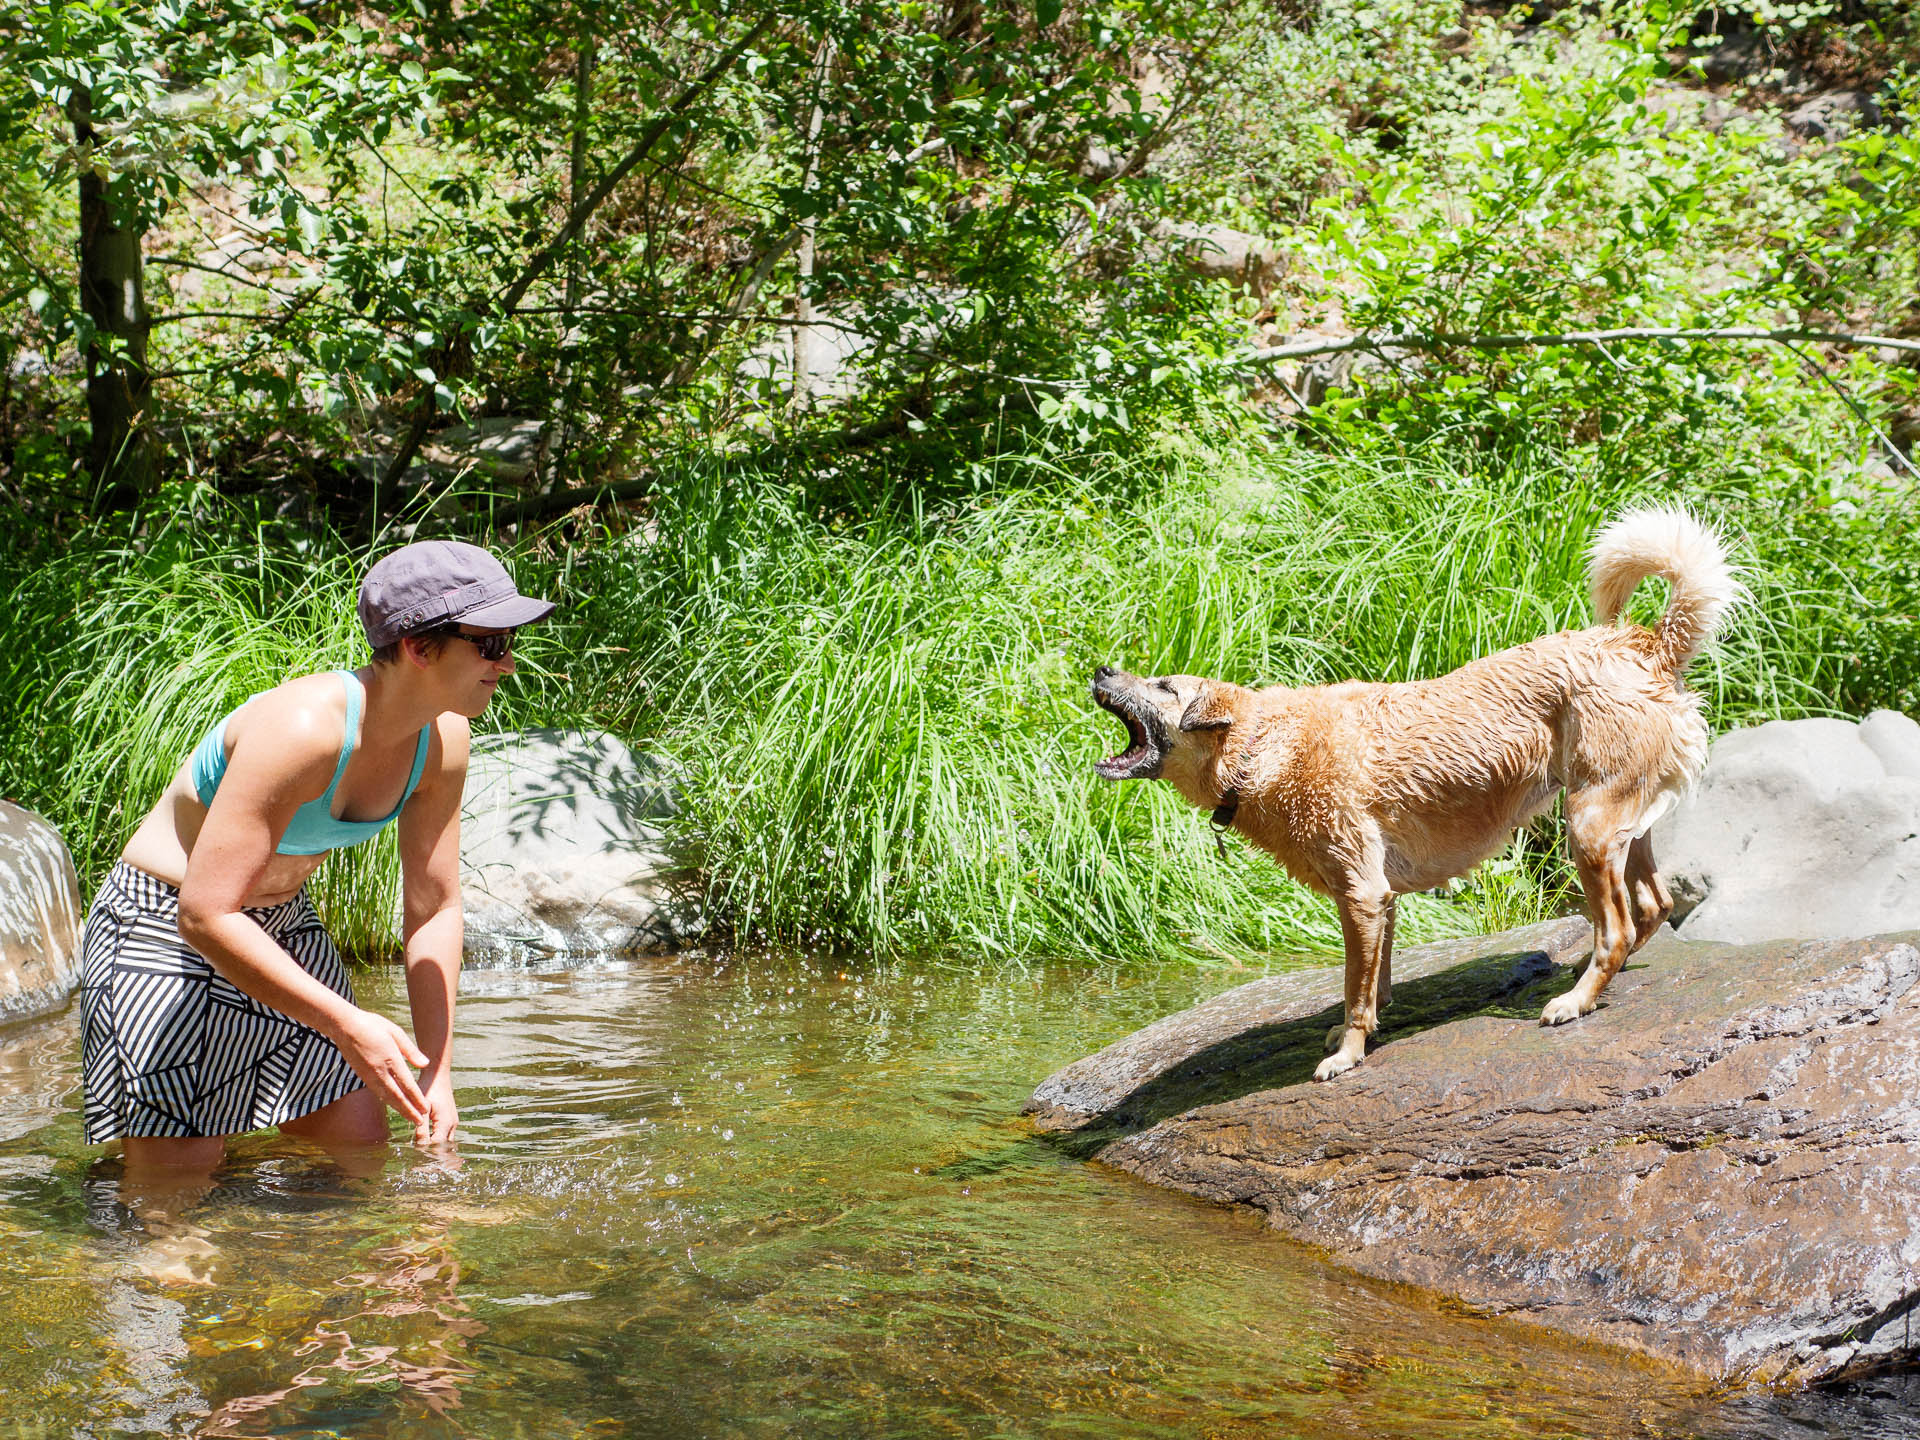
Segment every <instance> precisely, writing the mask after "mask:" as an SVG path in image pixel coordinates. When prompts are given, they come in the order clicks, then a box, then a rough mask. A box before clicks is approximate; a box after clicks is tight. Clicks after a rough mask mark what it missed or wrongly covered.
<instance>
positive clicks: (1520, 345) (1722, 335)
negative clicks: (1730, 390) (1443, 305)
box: [1226, 325, 1920, 365]
mask: <svg viewBox="0 0 1920 1440" xmlns="http://www.w3.org/2000/svg"><path fill="white" fill-rule="evenodd" d="M1614 340H1685V341H1694V340H1771V341H1774V342H1776V343H1778V344H1783V345H1784V344H1788V343H1790V342H1792V341H1795V340H1803V341H1812V342H1815V343H1819V344H1827V345H1860V346H1866V347H1869V348H1873V347H1882V348H1885V349H1889V350H1904V351H1907V352H1909V353H1911V354H1915V355H1920V340H1896V339H1895V338H1893V337H1892V336H1890V335H1856V334H1853V333H1852V332H1850V331H1845V330H1789V329H1778V330H1769V329H1763V328H1761V327H1759V326H1747V325H1726V326H1714V327H1710V328H1705V329H1697V330H1690V329H1684V328H1681V327H1678V326H1667V325H1641V326H1633V327H1630V328H1628V329H1624V330H1568V331H1564V332H1562V333H1560V334H1557V335H1478V334H1471V333H1469V334H1434V335H1418V334H1404V335H1396V334H1393V333H1392V332H1385V333H1378V332H1370V333H1367V334H1361V335H1349V336H1348V337H1346V338H1345V339H1343V340H1307V341H1302V342H1300V343H1298V344H1292V345H1285V344H1283V345H1270V346H1267V347H1265V348H1263V349H1258V350H1251V351H1248V352H1247V353H1246V354H1244V355H1240V356H1238V357H1236V358H1234V359H1231V360H1229V361H1227V362H1226V363H1228V364H1229V365H1266V364H1271V363H1273V362H1274V361H1278V360H1305V359H1307V358H1308V357H1309V356H1313V355H1341V354H1345V353H1346V352H1347V351H1349V350H1521V349H1525V348H1526V347H1528V346H1532V345H1595V346H1600V345H1605V344H1607V343H1608V342H1609V341H1614Z"/></svg>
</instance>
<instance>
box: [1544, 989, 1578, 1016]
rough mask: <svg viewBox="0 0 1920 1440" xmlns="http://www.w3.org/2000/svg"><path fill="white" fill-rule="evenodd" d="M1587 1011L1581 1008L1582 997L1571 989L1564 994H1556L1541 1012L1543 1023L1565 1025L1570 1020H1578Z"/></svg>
mask: <svg viewBox="0 0 1920 1440" xmlns="http://www.w3.org/2000/svg"><path fill="white" fill-rule="evenodd" d="M1586 1013H1587V1011H1585V1010H1582V1009H1581V1008H1580V997H1579V995H1578V994H1576V993H1575V992H1574V991H1572V990H1569V991H1568V992H1567V993H1566V994H1564V995H1556V996H1554V997H1553V999H1551V1000H1549V1001H1548V1002H1547V1008H1546V1009H1544V1010H1542V1011H1541V1012H1540V1023H1541V1024H1542V1025H1564V1024H1566V1023H1567V1022H1568V1021H1569V1020H1578V1019H1579V1018H1580V1017H1581V1016H1582V1015H1585V1014H1586Z"/></svg>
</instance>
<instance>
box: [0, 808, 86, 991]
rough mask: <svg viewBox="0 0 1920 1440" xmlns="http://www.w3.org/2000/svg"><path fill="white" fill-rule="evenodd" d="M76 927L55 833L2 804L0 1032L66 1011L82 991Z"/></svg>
mask: <svg viewBox="0 0 1920 1440" xmlns="http://www.w3.org/2000/svg"><path fill="white" fill-rule="evenodd" d="M80 923H81V915H80V880H79V877H78V876H77V875H75V874H74V869H73V857H72V856H71V855H69V854H68V853H67V846H66V842H65V841H64V840H62V839H61V838H60V832H59V831H57V830H55V829H54V828H53V826H51V825H49V824H48V823H47V822H46V821H45V820H43V819H41V818H40V817H39V816H38V815H36V814H34V813H33V812H32V811H31V810H22V809H21V808H20V807H19V806H18V805H9V804H8V803H7V802H6V801H4V800H0V1025H4V1024H7V1023H9V1022H11V1021H15V1020H27V1019H31V1018H32V1017H33V1016H36V1015H42V1014H45V1013H46V1012H47V1011H49V1010H58V1009H59V1008H60V1007H61V1006H62V1005H64V1004H66V1003H67V999H68V997H69V996H71V995H72V994H73V989H74V986H76V985H78V984H79V983H80Z"/></svg>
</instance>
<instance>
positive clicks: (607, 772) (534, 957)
mask: <svg viewBox="0 0 1920 1440" xmlns="http://www.w3.org/2000/svg"><path fill="white" fill-rule="evenodd" d="M672 814H673V788H672V783H671V779H670V776H669V773H668V770H667V767H666V765H665V763H664V762H663V761H661V760H659V759H658V758H656V757H654V756H649V755H636V754H635V753H634V752H633V751H631V750H629V749H628V748H627V747H626V745H625V744H623V743H622V742H621V741H619V740H617V739H615V738H614V737H613V736H611V735H607V734H604V733H601V732H598V731H578V730H530V731H520V732H514V733H510V734H506V735H498V736H489V737H484V738H482V739H479V740H476V741H475V742H474V749H473V758H472V761H471V763H470V765H469V766H468V770H467V790H466V797H465V800H464V803H463V804H462V806H461V815H460V869H461V876H460V878H461V890H462V896H463V901H464V905H465V913H466V928H467V958H468V959H469V960H483V961H492V962H495V963H500V962H509V963H525V962H528V961H535V962H538V961H541V960H555V959H569V960H577V959H582V958H595V957H605V956H612V955H626V954H635V953H644V952H657V951H663V950H672V949H677V948H680V947H682V946H684V945H685V944H686V943H687V941H688V940H689V939H690V938H691V937H692V936H694V935H696V934H698V932H699V928H700V920H699V914H698V908H697V901H696V899H695V898H694V897H693V895H692V892H691V887H690V886H689V885H688V884H687V883H686V876H685V875H684V873H682V872H681V871H680V868H679V867H678V866H676V865H675V863H674V861H673V860H672V858H671V857H670V856H669V854H668V853H667V849H666V844H665V835H664V832H663V831H662V829H661V826H660V822H661V821H662V820H664V819H666V818H667V817H669V816H671V815H672Z"/></svg>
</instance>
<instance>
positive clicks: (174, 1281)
mask: <svg viewBox="0 0 1920 1440" xmlns="http://www.w3.org/2000/svg"><path fill="white" fill-rule="evenodd" d="M1247 978H1249V977H1248V976H1247V975H1246V974H1245V973H1238V974H1230V973H1226V972H1219V971H1214V972H1205V971H1197V970H1194V969H1192V968H1190V967H1170V968H1167V969H1165V970H1161V971H1155V972H1141V971H1089V970H1087V969H1085V968H1083V967H1077V966H1074V967H1046V966H1040V967H1034V968H1030V969H1005V970H995V971H990V972H988V973H986V974H984V975H983V974H982V973H980V971H979V970H978V969H977V968H966V967H960V966H954V967H951V968H947V967H942V966H940V965H937V964H930V963H919V964H914V965H894V966H886V967H876V966H874V965H872V964H871V963H868V964H865V965H860V966H843V965H841V964H837V963H830V962H813V963H808V962H804V961H797V960H759V959H756V960H739V959H735V960H733V961H731V962H725V963H723V962H720V961H716V960H712V959H701V958H688V959H681V960H667V961H647V962H634V963H631V964H619V965H612V966H603V967H598V968H594V969H590V970H584V971H575V972H571V973H564V974H541V973H527V972H503V971H470V972H468V973H467V975H466V976H465V977H464V981H463V994H462V1001H461V1011H460V1021H459V1037H460V1038H459V1048H458V1051H457V1059H458V1061H459V1065H460V1070H459V1099H460V1104H461V1113H462V1137H463V1139H462V1144H461V1147H460V1148H461V1162H462V1163H461V1164H460V1165H459V1167H458V1168H451V1167H448V1166H445V1165H442V1164H437V1163H433V1162H430V1161H428V1160H426V1159H424V1158H423V1157H421V1156H420V1155H418V1154H417V1153H415V1152H413V1151H411V1150H406V1149H401V1150H396V1151H395V1152H394V1153H393V1154H392V1155H391V1156H390V1157H389V1158H388V1160H387V1162H386V1164H385V1167H384V1169H382V1170H379V1171H378V1172H377V1173H373V1174H362V1175H358V1176H355V1175H348V1174H345V1173H343V1172H342V1171H341V1170H340V1169H339V1168H338V1167H337V1166H336V1165H334V1164H333V1163H332V1162H331V1161H329V1160H327V1159H326V1158H324V1157H323V1156H321V1155H319V1154H318V1153H317V1152H311V1151H307V1150H303V1149H301V1148H299V1147H297V1146H295V1145H293V1144H291V1143H290V1142H286V1141H281V1140H278V1139H274V1138H268V1137H253V1138H250V1139H246V1140H242V1141H240V1142H237V1143H236V1144H235V1145H234V1146H233V1147H232V1151H231V1154H230V1157H229V1160H228V1162H227V1164H226V1165H225V1167H224V1168H223V1169H222V1170H221V1171H220V1172H219V1174H218V1175H217V1176H216V1177H215V1181H214V1183H213V1185H212V1186H211V1187H210V1188H206V1189H205V1190H204V1193H202V1192H200V1191H195V1192H193V1193H189V1194H186V1195H176V1196H171V1197H169V1196H156V1195H151V1194H141V1193H135V1192H133V1191H132V1190H130V1189H126V1188H123V1187H122V1184H121V1178H120V1174H119V1169H118V1166H117V1164H116V1163H115V1162H113V1161H112V1160H111V1159H107V1158H102V1152H101V1151H99V1150H95V1149H89V1148H87V1147H85V1146H83V1145H82V1144H81V1143H80V1125H79V1089H78V1081H79V1076H78V1068H79V1067H78V1053H77V1050H78V1044H77V1038H76V1031H75V1023H76V1017H75V1014H74V1013H73V1012H69V1013H68V1014H67V1015H66V1016H64V1017H61V1018H59V1019H56V1020H53V1021H49V1022H44V1023H41V1024H39V1025H37V1026H35V1027H32V1028H29V1029H25V1030H15V1031H12V1032H6V1031H0V1434H4V1435H6V1436H22V1437H32V1436H42V1435H45V1436H69V1435H82V1436H109V1435H129V1434H131V1435H168V1436H176V1435H177V1436H187V1435H217V1436H230V1435H232V1436H242V1435H244V1436H270V1435H271V1436H352V1437H355V1440H376V1437H388V1436H392V1437H401V1436H404V1437H408V1440H415V1437H438V1436H463V1437H466V1436H472V1437H509V1436H513V1437H517V1436H529V1437H531V1436H539V1437H542V1440H564V1437H572V1436H629V1435H631V1436H675V1437H680V1436H742V1437H749V1436H752V1437H757V1436H838V1435H850V1436H865V1435H874V1436H880V1435H899V1436H942V1435H954V1436H974V1435H993V1436H999V1435H1006V1436H1014V1435H1086V1436H1100V1437H1110V1436H1181V1437H1198V1436H1209V1437H1221V1440H1226V1437H1254V1436H1261V1437H1267V1436H1273V1437H1299V1440H1319V1437H1355V1440H1358V1437H1367V1440H1379V1437H1400V1436H1406V1437H1415V1436H1417V1437H1422V1440H1449V1437H1498V1436H1515V1437H1528V1440H1542V1437H1560V1436H1567V1437H1587V1436H1592V1437H1609V1440H1611V1437H1621V1436H1644V1437H1664V1436H1673V1437H1680V1436H1688V1437H1692V1436H1700V1437H1722V1436H1725V1437H1735V1436H1741V1437H1744V1436H1788V1435H1792V1436H1819V1435H1835V1436H1840V1435H1847V1436H1862V1435H1886V1436H1893V1435H1911V1434H1914V1433H1916V1431H1920V1388H1912V1389H1910V1388H1909V1387H1907V1386H1906V1385H1905V1384H1904V1383H1903V1382H1900V1381H1890V1382H1886V1383H1884V1384H1880V1385H1876V1386H1871V1387H1862V1388H1857V1389H1854V1390H1851V1391H1848V1392H1845V1393H1843V1394H1840V1395H1835V1396H1795V1397H1763V1398H1758V1399H1740V1400H1734V1401H1727V1400H1722V1399H1716V1398H1714V1397H1712V1396H1709V1395H1706V1394H1704V1393H1702V1392H1701V1390H1700V1389H1699V1388H1698V1386H1697V1384H1696V1383H1694V1382H1692V1381H1690V1380H1689V1379H1688V1378H1687V1377H1686V1376H1684V1375H1680V1374H1677V1373H1674V1372H1671V1371H1668V1370H1665V1369H1662V1368H1659V1367H1655V1366H1652V1365H1648V1364H1643V1363H1640V1362H1637V1361H1635V1360H1633V1359H1631V1358H1630V1357H1627V1356H1624V1355H1621V1354H1618V1353H1616V1352H1613V1351H1610V1350H1606V1349H1602V1348H1598V1347H1591V1346H1584V1345H1578V1344H1574V1343H1571V1342H1568V1341H1564V1340H1562V1339H1559V1338H1557V1337H1555V1336H1553V1335H1552V1334H1550V1333H1548V1332H1545V1331H1541V1330H1537V1329H1533V1328H1530V1327H1527V1326H1524V1325H1519V1324H1514V1323H1507V1322H1500V1321H1493V1320H1487V1319H1482V1318H1479V1317H1476V1316H1473V1315H1469V1314H1465V1313H1461V1312H1460V1311H1458V1310H1457V1309H1451V1308H1449V1307H1447V1306H1445V1305H1443V1304H1441V1303H1439V1302H1437V1301H1436V1300H1434V1299H1433V1298H1431V1297H1427V1296H1423V1295H1420V1294H1417V1293H1414V1292H1411V1291H1406V1290H1401V1289H1397V1288H1395V1287H1392V1286H1387V1285H1381V1284H1376V1283H1372V1282H1368V1281H1364V1280H1360V1279H1357V1278H1355V1277H1353V1276H1351V1275H1348V1274H1345V1273H1343V1272H1341V1271H1339V1270H1337V1269H1334V1268H1332V1267H1330V1266H1328V1265H1326V1264H1324V1263H1323V1262H1321V1261H1320V1260H1319V1259H1317V1258H1316V1257H1315V1256H1314V1255H1313V1254H1312V1253H1311V1252H1308V1251H1305V1250H1303V1249H1301V1248H1300V1247H1298V1246H1295V1245H1293V1244H1290V1243H1288V1242H1286V1241H1284V1240H1282V1239H1280V1238H1278V1237H1277V1236H1274V1235H1272V1234H1270V1233H1268V1232H1267V1231H1265V1230H1264V1229H1263V1228H1262V1227H1261V1225H1260V1224H1259V1222H1258V1221H1257V1220H1256V1219H1255V1218H1254V1217H1252V1216H1249V1215H1246V1214H1241V1213H1235V1212H1230V1211H1227V1210H1223V1209H1218V1208H1215V1207H1213V1206H1210V1205H1206V1204H1202V1203H1199V1202H1197V1201H1193V1200H1189V1199H1186V1198H1183V1197H1181V1196H1177V1195H1172V1194H1168V1193H1165V1192H1163V1191H1159V1190H1156V1189H1153V1188H1151V1187H1149V1186H1147V1185H1145V1184H1143V1183H1141V1182H1139V1181H1137V1180H1134V1179H1132V1178H1131V1177H1129V1176H1126V1175H1122V1174H1118V1173H1115V1172H1112V1171H1108V1170H1105V1169H1102V1168H1100V1167H1098V1166H1094V1165H1089V1164H1084V1163H1081V1162H1079V1161H1077V1160H1074V1159H1072V1158H1070V1157H1069V1156H1067V1155H1065V1154H1063V1153H1061V1152H1060V1151H1059V1150H1058V1149H1056V1148H1054V1147H1053V1146H1052V1145H1050V1144H1048V1143H1047V1142H1045V1141H1042V1140H1038V1139H1035V1138H1033V1137H1031V1136H1030V1135H1029V1134H1028V1133H1027V1132H1026V1130H1025V1128H1024V1127H1023V1125H1022V1124H1021V1122H1020V1121H1019V1120H1018V1119H1017V1112H1018V1110H1019V1107H1020V1103H1021V1101H1022V1100H1023V1099H1024V1098H1025V1097H1026V1095H1027V1093H1028V1091H1029V1090H1030V1089H1031V1088H1032V1087H1033V1085H1034V1084H1035V1083H1036V1082H1037V1081H1038V1080H1039V1079H1040V1078H1041V1077H1043V1076H1044V1075H1046V1074H1047V1073H1049V1072H1050V1071H1052V1070H1053V1069H1055V1068H1057V1067H1058V1066H1060V1065H1062V1064H1064V1063H1066V1062H1067V1061H1069V1060H1072V1059H1075V1058H1077V1057H1078V1056H1080V1055H1083V1054H1086V1053H1088V1052H1089V1051H1091V1050H1093V1049H1097V1048H1098V1047H1099V1046H1101V1045H1103V1044H1105V1043H1106V1042H1107V1041H1109V1040H1111V1039H1114V1038H1116V1037H1117V1036H1119V1035H1121V1034H1124V1033H1126V1032H1127V1031H1129V1030H1131V1029H1134V1028H1136V1027H1137V1026H1139V1025H1141V1024H1144V1023H1146V1022H1147V1021H1148V1020H1150V1019H1153V1018H1154V1017H1156V1016H1158V1015H1161V1014H1164V1013H1166V1012H1168V1011H1170V1010H1174V1009H1178V1008H1181V1007H1183V1006H1185V1005H1188V1004H1191V1003H1192V1002H1193V1001H1195V1000H1197V999H1199V998H1201V997H1202V996H1203V995H1205V994H1207V993H1211V992H1213V991H1215V990H1219V989H1224V988H1226V987H1227V986H1228V985H1231V984H1234V983H1237V982H1239V981H1242V980H1245V979H1247ZM360 983H361V988H362V998H363V1000H365V1001H366V1002H367V1003H370V1004H373V1005H375V1006H376V1007H378V1008H381V1009H383V1010H385V1011H386V1012H387V1013H388V1014H391V1015H393V1016H394V1017H395V1018H396V1019H398V1018H402V1017H403V1015H404V1010H405V1000H404V996H403V994H402V991H401V987H400V986H399V984H398V983H397V982H396V981H395V980H394V979H393V978H392V977H391V976H388V975H385V974H378V975H374V976H371V977H368V976H363V977H362V978H361V982H360ZM175 1216H177V1218H172V1217H175Z"/></svg>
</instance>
